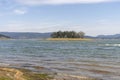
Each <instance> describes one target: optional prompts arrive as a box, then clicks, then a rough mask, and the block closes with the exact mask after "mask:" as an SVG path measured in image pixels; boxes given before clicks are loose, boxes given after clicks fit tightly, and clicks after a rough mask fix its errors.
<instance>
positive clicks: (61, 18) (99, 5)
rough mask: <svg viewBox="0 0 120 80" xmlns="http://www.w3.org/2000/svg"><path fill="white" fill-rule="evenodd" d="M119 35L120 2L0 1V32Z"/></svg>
mask: <svg viewBox="0 0 120 80" xmlns="http://www.w3.org/2000/svg"><path fill="white" fill-rule="evenodd" d="M58 30H75V31H84V32H85V33H86V34H88V35H93V36H95V35H99V34H117V33H120V0H0V31H1V32H42V33H43V32H53V31H58Z"/></svg>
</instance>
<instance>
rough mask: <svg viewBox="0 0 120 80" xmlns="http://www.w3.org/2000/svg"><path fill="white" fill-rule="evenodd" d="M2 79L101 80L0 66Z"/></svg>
mask: <svg viewBox="0 0 120 80" xmlns="http://www.w3.org/2000/svg"><path fill="white" fill-rule="evenodd" d="M0 80H99V79H94V78H89V77H84V76H75V75H68V74H62V73H56V74H52V75H51V74H46V73H42V72H39V73H38V72H32V71H31V70H28V69H18V68H11V67H10V68H9V67H0Z"/></svg>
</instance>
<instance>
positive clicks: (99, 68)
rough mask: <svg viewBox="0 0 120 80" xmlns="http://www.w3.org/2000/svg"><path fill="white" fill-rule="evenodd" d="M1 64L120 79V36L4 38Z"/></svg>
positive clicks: (1, 43) (105, 79)
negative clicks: (48, 38) (65, 39)
mask: <svg viewBox="0 0 120 80" xmlns="http://www.w3.org/2000/svg"><path fill="white" fill-rule="evenodd" d="M0 66H12V67H20V68H28V69H31V70H35V69H34V66H37V67H38V66H40V67H45V68H46V69H48V70H51V71H54V72H58V73H66V74H71V75H80V76H81V75H82V76H88V77H95V78H100V79H103V80H120V40H94V41H44V40H0Z"/></svg>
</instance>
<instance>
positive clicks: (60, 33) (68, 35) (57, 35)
mask: <svg viewBox="0 0 120 80" xmlns="http://www.w3.org/2000/svg"><path fill="white" fill-rule="evenodd" d="M84 36H85V33H84V32H82V31H80V32H75V31H58V32H53V33H52V34H51V37H52V38H84Z"/></svg>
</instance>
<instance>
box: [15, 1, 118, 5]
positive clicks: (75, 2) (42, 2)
mask: <svg viewBox="0 0 120 80" xmlns="http://www.w3.org/2000/svg"><path fill="white" fill-rule="evenodd" d="M16 1H17V2H20V3H22V4H27V5H43V4H79V3H81V4H82V3H101V2H111V1H112V2H113V1H120V0H16Z"/></svg>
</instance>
